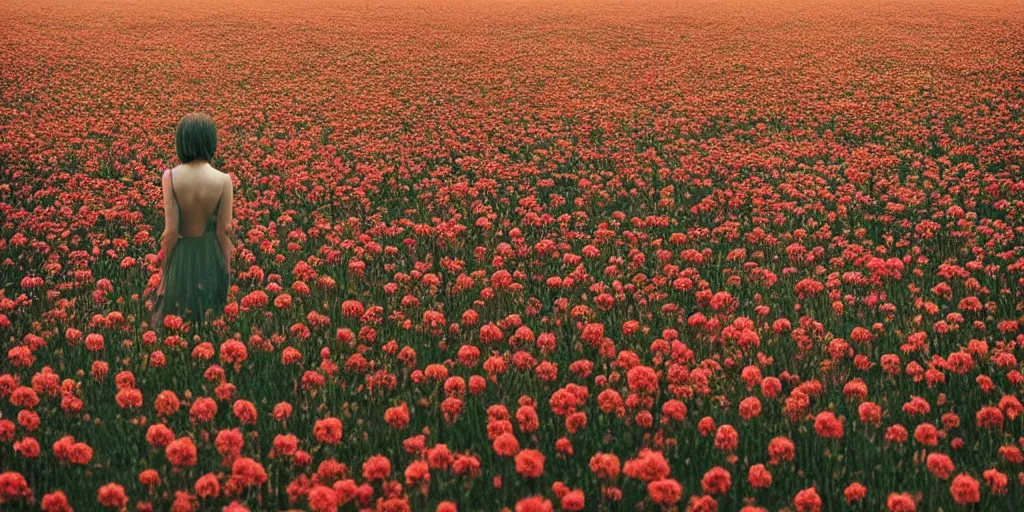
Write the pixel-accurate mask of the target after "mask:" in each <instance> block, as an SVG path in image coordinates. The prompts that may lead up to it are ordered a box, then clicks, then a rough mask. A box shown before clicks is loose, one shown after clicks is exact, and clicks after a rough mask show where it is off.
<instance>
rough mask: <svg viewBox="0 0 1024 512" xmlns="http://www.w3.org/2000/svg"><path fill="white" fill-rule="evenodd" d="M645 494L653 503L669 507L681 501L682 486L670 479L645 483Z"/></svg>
mask: <svg viewBox="0 0 1024 512" xmlns="http://www.w3.org/2000/svg"><path fill="white" fill-rule="evenodd" d="M647 494H648V495H649V496H650V497H651V501H653V502H654V503H657V504H658V505H661V506H663V507H671V506H672V505H675V504H676V503H678V502H679V500H681V499H683V486H681V485H679V482H677V481H675V480H673V479H671V478H666V479H662V480H654V481H651V482H648V483H647Z"/></svg>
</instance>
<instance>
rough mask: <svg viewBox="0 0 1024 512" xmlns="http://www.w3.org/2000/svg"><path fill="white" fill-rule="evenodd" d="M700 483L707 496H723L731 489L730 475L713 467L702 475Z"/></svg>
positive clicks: (718, 467)
mask: <svg viewBox="0 0 1024 512" xmlns="http://www.w3.org/2000/svg"><path fill="white" fill-rule="evenodd" d="M700 483H701V488H703V489H704V492H706V493H708V494H725V493H727V492H729V488H730V487H732V475H731V474H729V472H728V471H727V470H726V469H725V468H722V467H720V466H715V467H713V468H711V469H710V470H709V471H708V472H707V473H704V477H703V478H702V479H701V482H700Z"/></svg>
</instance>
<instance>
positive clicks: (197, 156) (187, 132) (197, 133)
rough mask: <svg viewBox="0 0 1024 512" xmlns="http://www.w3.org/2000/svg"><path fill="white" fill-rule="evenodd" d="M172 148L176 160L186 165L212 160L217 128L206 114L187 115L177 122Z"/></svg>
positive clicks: (215, 147)
mask: <svg viewBox="0 0 1024 512" xmlns="http://www.w3.org/2000/svg"><path fill="white" fill-rule="evenodd" d="M174 146H175V150H176V151H177V153H178V160H181V163H183V164H187V163H189V162H191V161H193V160H206V161H207V162H210V161H212V160H213V154H214V153H216V152H217V128H216V127H214V126H213V119H210V116H208V115H206V114H189V115H187V116H185V117H183V118H181V121H178V128H177V129H176V130H175V131H174Z"/></svg>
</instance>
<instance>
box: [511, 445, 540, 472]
mask: <svg viewBox="0 0 1024 512" xmlns="http://www.w3.org/2000/svg"><path fill="white" fill-rule="evenodd" d="M515 461H516V473H519V474H520V475H522V476H524V477H526V478H540V476H541V475H543V474H544V454H542V453H541V452H539V451H537V450H529V449H528V450H522V451H520V452H519V453H518V454H516V458H515Z"/></svg>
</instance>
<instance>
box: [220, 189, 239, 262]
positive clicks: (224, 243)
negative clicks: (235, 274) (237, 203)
mask: <svg viewBox="0 0 1024 512" xmlns="http://www.w3.org/2000/svg"><path fill="white" fill-rule="evenodd" d="M233 199H234V185H233V184H232V183H231V176H228V175H227V174H225V175H224V188H223V189H222V190H221V195H220V210H219V211H218V212H217V243H218V244H220V252H221V254H223V255H224V264H225V265H226V266H227V268H228V272H229V273H230V272H231V259H232V258H233V257H234V255H235V246H234V244H233V243H232V242H231V220H232V219H231V216H232V214H233V212H232V211H231V207H232V204H231V203H232V201H233Z"/></svg>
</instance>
